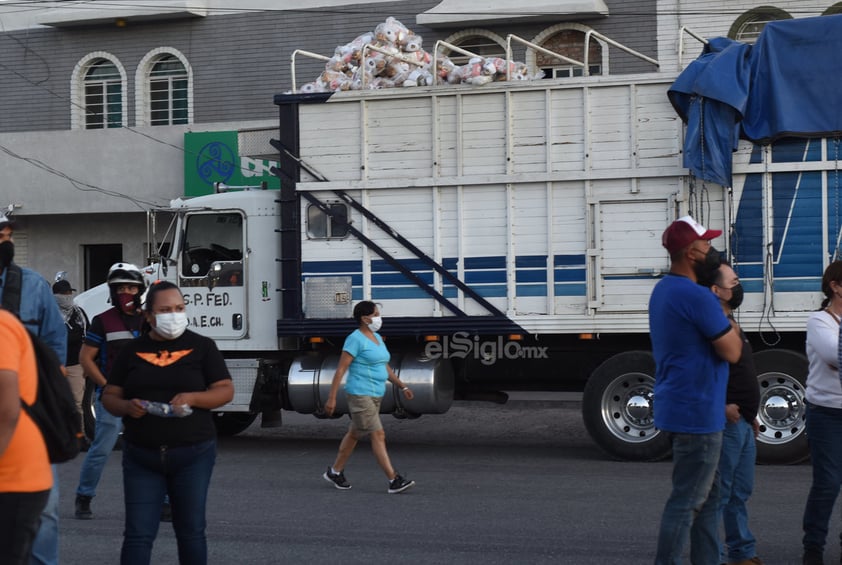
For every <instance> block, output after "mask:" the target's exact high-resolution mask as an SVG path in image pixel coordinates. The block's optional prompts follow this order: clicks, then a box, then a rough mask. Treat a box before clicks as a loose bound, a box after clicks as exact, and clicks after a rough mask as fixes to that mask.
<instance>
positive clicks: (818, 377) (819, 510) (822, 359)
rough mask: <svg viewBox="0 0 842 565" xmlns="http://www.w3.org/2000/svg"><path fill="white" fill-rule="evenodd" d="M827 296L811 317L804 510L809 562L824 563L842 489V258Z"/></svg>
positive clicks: (826, 283) (825, 282)
mask: <svg viewBox="0 0 842 565" xmlns="http://www.w3.org/2000/svg"><path fill="white" fill-rule="evenodd" d="M822 292H823V293H824V296H825V299H824V300H823V301H822V305H821V309H819V310H817V311H816V312H813V313H812V314H810V317H809V318H808V319H807V344H806V349H807V359H808V360H809V362H810V370H809V373H808V374H807V394H806V396H807V437H808V438H809V444H810V457H811V460H812V464H813V484H812V486H811V487H810V494H809V495H808V497H807V505H806V507H805V508H804V519H803V528H804V539H803V544H804V559H803V563H804V565H814V564H817V563H823V561H822V559H823V557H822V555H823V553H824V545H825V540H826V538H827V529H828V523H829V521H830V516H831V514H832V513H833V505H834V503H835V502H836V497H837V495H838V494H839V489H840V488H842V442H840V441H839V438H840V437H842V384H840V380H839V321H840V318H842V261H834V262H833V263H831V264H830V265H828V267H827V269H825V271H824V275H823V276H822Z"/></svg>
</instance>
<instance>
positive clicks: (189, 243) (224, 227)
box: [181, 212, 243, 284]
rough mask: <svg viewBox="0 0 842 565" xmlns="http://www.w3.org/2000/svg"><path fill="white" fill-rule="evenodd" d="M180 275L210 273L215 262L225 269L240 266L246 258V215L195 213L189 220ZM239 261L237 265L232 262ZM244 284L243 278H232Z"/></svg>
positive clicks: (185, 231) (185, 232)
mask: <svg viewBox="0 0 842 565" xmlns="http://www.w3.org/2000/svg"><path fill="white" fill-rule="evenodd" d="M185 225H186V227H185V230H184V246H183V248H182V249H183V254H182V267H181V274H182V276H184V277H204V276H207V274H208V271H209V270H210V268H211V266H212V265H213V264H214V263H216V262H225V263H228V265H224V267H225V270H226V271H227V270H230V269H231V268H232V267H234V268H236V267H240V268H239V270H240V271H241V270H242V268H241V264H242V259H243V217H242V216H241V215H240V214H237V213H235V212H225V213H211V214H205V213H199V214H192V215H190V216H188V217H187V219H186V224H185ZM230 263H236V265H230ZM233 280H234V281H235V282H234V283H233V284H238V283H239V284H242V277H239V279H237V278H235V279H233Z"/></svg>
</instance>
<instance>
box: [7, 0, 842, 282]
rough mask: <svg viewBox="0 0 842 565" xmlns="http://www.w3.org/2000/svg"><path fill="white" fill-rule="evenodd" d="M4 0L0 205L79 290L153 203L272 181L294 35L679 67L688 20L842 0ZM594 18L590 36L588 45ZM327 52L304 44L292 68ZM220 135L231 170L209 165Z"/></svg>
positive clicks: (131, 244)
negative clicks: (405, 34) (405, 38)
mask: <svg viewBox="0 0 842 565" xmlns="http://www.w3.org/2000/svg"><path fill="white" fill-rule="evenodd" d="M15 4H16V6H15V7H5V8H4V7H2V6H1V5H0V23H2V26H0V29H2V30H3V31H2V32H0V75H2V85H3V87H2V90H0V166H1V167H2V170H3V171H4V172H5V173H6V174H5V178H4V180H3V184H2V189H0V205H3V206H6V205H8V204H9V203H11V204H14V205H16V206H17V209H16V212H15V215H16V217H17V219H18V230H17V232H16V243H17V254H18V261H19V263H21V264H23V265H26V266H29V267H31V268H33V269H35V270H37V271H39V272H40V273H41V274H42V275H44V276H45V277H47V278H48V279H51V278H52V277H53V276H54V274H55V273H56V272H57V271H67V273H68V275H67V276H68V278H69V279H70V280H71V281H72V282H73V283H74V284H75V285H76V288H79V289H80V290H81V289H85V288H89V287H91V286H93V285H95V284H97V283H99V282H101V281H102V280H103V279H104V274H105V269H107V267H108V265H109V264H110V263H112V262H114V261H117V260H125V261H130V262H134V263H137V264H143V263H145V262H146V260H147V257H148V255H149V254H150V244H151V241H152V240H155V239H158V238H160V237H163V235H164V233H165V232H166V229H167V226H166V225H158V226H156V227H155V231H156V232H157V233H156V234H154V236H153V234H150V233H149V231H148V229H147V210H149V209H150V208H154V207H160V206H165V205H167V204H168V202H169V201H170V200H171V199H174V198H180V197H185V196H191V195H195V194H199V193H201V192H202V191H211V190H212V183H213V182H214V181H222V182H225V183H227V184H259V183H260V182H261V181H267V182H269V183H271V182H277V179H274V177H272V176H271V174H270V173H269V169H270V168H271V166H272V164H273V159H274V154H275V150H274V149H272V147H271V146H270V145H269V139H270V138H272V137H274V136H275V135H274V134H275V133H276V130H277V127H278V124H277V107H276V106H274V104H273V96H274V95H275V94H278V93H281V92H285V91H289V90H290V89H291V88H292V84H293V73H292V65H291V56H292V54H293V52H294V51H295V50H297V49H300V50H306V51H308V52H311V53H317V54H322V55H326V56H330V55H332V54H333V52H334V49H335V48H336V47H337V46H340V45H343V44H345V43H348V42H350V41H352V40H353V39H354V38H355V37H357V36H358V35H361V34H363V33H366V32H370V31H372V30H374V28H375V27H376V26H377V24H379V23H381V22H383V21H384V20H385V19H386V17H387V16H393V17H395V18H397V19H398V20H400V21H401V22H403V24H404V25H406V26H407V27H409V28H410V29H411V30H412V31H414V32H415V33H416V34H418V35H420V36H421V37H422V38H423V41H424V43H423V45H424V48H425V49H426V50H427V51H431V52H432V51H433V50H434V46H435V45H436V42H437V41H439V40H444V41H446V42H447V43H448V44H451V45H456V46H460V47H462V48H464V49H467V50H469V51H471V52H474V53H478V54H481V55H485V56H494V55H500V56H504V57H505V53H506V43H507V39H508V37H509V34H514V35H515V36H516V37H517V38H522V39H523V40H526V41H528V42H530V43H532V44H534V45H538V46H541V47H543V48H546V49H548V50H550V51H553V52H556V53H561V54H563V55H566V56H568V57H570V58H573V59H576V60H581V59H582V58H583V57H584V55H585V53H586V52H587V56H588V61H589V66H588V68H587V69H586V70H583V69H581V68H577V67H575V66H571V65H569V64H565V63H564V62H563V61H558V60H556V59H554V58H553V57H551V56H549V55H547V54H546V53H543V52H541V51H539V50H536V49H532V48H531V47H528V46H526V45H524V44H523V43H520V42H519V41H518V40H515V42H514V43H513V47H512V52H511V57H512V59H514V60H517V61H524V62H526V63H527V65H529V67H530V71H531V72H538V71H539V70H540V71H543V72H544V74H545V76H546V77H547V80H593V81H599V80H600V76H605V75H622V74H633V73H661V74H666V75H669V76H675V75H677V74H678V72H679V71H680V70H681V68H683V67H684V66H685V65H686V64H687V63H688V62H689V61H691V60H692V59H694V58H695V57H696V56H698V54H699V53H700V52H701V47H702V44H701V43H700V42H699V41H698V39H695V38H694V37H693V34H695V35H698V36H700V37H714V36H729V37H732V38H736V39H741V40H744V41H753V39H754V38H756V36H757V34H758V33H759V31H760V30H761V29H762V27H763V25H764V24H765V22H768V21H770V20H773V19H783V18H789V17H794V18H800V17H812V16H821V15H823V14H829V13H838V12H839V11H840V10H842V3H833V2H830V1H824V2H814V3H810V4H809V6H806V5H805V3H804V2H801V1H798V0H779V1H778V2H775V3H774V5H770V4H767V3H765V2H760V1H757V0H749V1H746V0H741V1H739V2H730V1H727V0H713V1H710V0H706V1H704V2H702V1H701V0H691V1H688V0H684V1H679V0H624V1H619V0H614V1H612V0H571V1H566V2H565V1H562V2H552V3H549V2H548V3H541V2H538V3H530V4H529V7H528V8H522V7H521V8H519V7H518V5H523V3H522V2H515V1H511V0H509V1H488V2H483V3H482V5H483V10H486V11H485V12H480V11H478V10H477V9H476V7H475V4H476V3H474V2H466V1H460V0H445V1H430V0H421V1H417V2H407V1H374V2H366V3H353V2H343V1H339V0H333V1H331V0H310V1H302V2H299V3H297V5H298V7H297V8H296V9H294V10H287V9H279V8H277V7H276V6H277V2H271V1H268V0H265V1H258V0H249V1H244V2H233V1H227V2H226V1H224V0H207V1H205V2H196V1H191V2H186V1H177V0H173V1H169V2H159V3H156V4H154V6H155V7H148V6H146V5H145V4H144V6H145V7H141V8H135V7H133V6H132V4H131V3H125V5H124V6H121V5H119V4H115V3H112V2H103V3H102V4H101V5H100V6H97V2H96V1H94V2H78V3H77V2H38V3H32V5H31V6H26V5H25V4H26V3H20V2H18V3H15ZM683 30H684V31H683ZM588 32H595V33H596V34H598V35H594V36H593V37H592V38H591V40H590V41H589V42H588V43H587V46H586V45H585V37H586V34H588ZM443 52H449V49H448V48H443ZM450 54H451V55H453V56H454V60H455V59H456V57H457V56H458V53H455V52H450ZM647 58H648V59H649V60H647ZM650 60H655V61H657V63H658V64H657V65H656V64H653V63H652V62H651V61H650ZM323 68H324V63H323V62H322V61H319V60H314V59H311V58H307V57H298V58H297V59H296V65H295V77H294V80H295V82H296V84H297V85H301V84H303V83H305V82H307V81H310V80H313V79H314V78H315V77H317V76H318V75H319V74H320V72H321V71H322V70H323ZM583 74H588V75H590V76H589V77H584V78H578V77H579V76H580V75H583ZM440 88H441V87H440ZM476 88H481V87H476ZM665 95H666V94H665ZM324 136H325V143H326V144H329V143H330V139H331V134H330V132H329V131H326V132H325V133H324ZM220 148H224V150H225V151H229V152H230V153H231V155H230V157H231V159H230V160H231V161H232V162H235V163H237V164H238V167H237V169H236V170H234V171H220V170H218V169H219V167H217V166H215V165H216V164H218V163H219V162H220V160H219V157H218V154H217V153H214V152H215V151H217V150H220Z"/></svg>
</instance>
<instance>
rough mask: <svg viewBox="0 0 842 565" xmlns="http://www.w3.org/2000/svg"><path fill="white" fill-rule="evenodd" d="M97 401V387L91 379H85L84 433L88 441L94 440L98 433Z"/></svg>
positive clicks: (83, 398) (83, 403)
mask: <svg viewBox="0 0 842 565" xmlns="http://www.w3.org/2000/svg"><path fill="white" fill-rule="evenodd" d="M95 400H96V385H95V384H94V382H93V381H92V380H91V379H85V393H84V394H83V395H82V421H83V423H84V426H83V429H82V431H83V432H84V433H85V437H86V438H88V439H94V432H95V431H96V412H95V411H94V401H95Z"/></svg>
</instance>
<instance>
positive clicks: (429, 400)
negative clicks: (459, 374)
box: [287, 348, 454, 415]
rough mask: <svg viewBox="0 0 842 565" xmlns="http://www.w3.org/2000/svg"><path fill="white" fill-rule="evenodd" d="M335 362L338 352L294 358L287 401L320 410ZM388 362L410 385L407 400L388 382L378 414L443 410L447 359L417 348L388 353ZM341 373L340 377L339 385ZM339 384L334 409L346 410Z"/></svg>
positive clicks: (448, 398) (449, 393) (450, 381)
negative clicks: (389, 354)
mask: <svg viewBox="0 0 842 565" xmlns="http://www.w3.org/2000/svg"><path fill="white" fill-rule="evenodd" d="M338 364H339V355H338V354H335V353H332V354H326V355H325V354H322V353H311V354H308V355H303V356H301V357H298V358H296V359H295V360H294V361H293V363H292V365H291V366H290V369H289V375H288V377H287V385H288V393H289V402H290V404H291V405H292V406H291V407H292V409H293V410H295V411H296V412H300V413H302V414H320V413H322V411H323V406H324V403H325V402H326V401H327V398H328V395H329V394H330V383H331V381H332V380H333V375H334V373H335V372H336V367H337V365H338ZM391 365H392V368H393V369H394V371H395V373H397V375H398V377H399V378H400V380H401V382H403V383H404V385H406V386H408V387H409V388H411V389H412V392H413V394H414V398H413V399H412V400H407V399H406V398H405V397H404V396H403V394H402V393H401V392H400V391H399V390H397V389H396V388H395V387H394V386H392V384H391V383H389V382H387V383H386V393H385V395H384V396H383V401H382V402H381V404H380V412H381V413H382V414H392V413H394V414H396V415H418V414H441V413H444V412H447V410H448V409H449V408H450V405H451V403H452V402H453V391H454V378H453V368H452V366H451V364H450V362H449V361H448V360H446V359H441V358H430V357H427V356H426V355H425V354H424V353H423V350H422V349H421V348H418V349H413V350H407V351H399V352H395V353H393V354H392V359H391ZM345 377H347V373H346V375H345ZM345 377H343V379H342V383H343V387H344V383H345ZM343 387H340V389H339V394H338V395H337V397H336V413H339V414H347V413H348V403H347V402H346V400H345V393H344V391H343Z"/></svg>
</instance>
